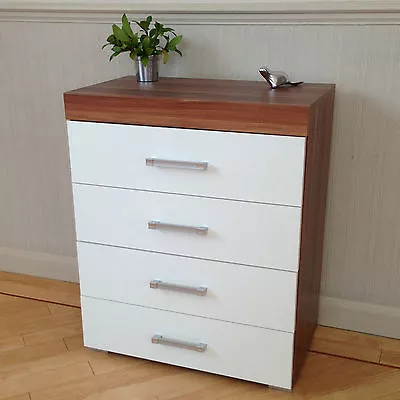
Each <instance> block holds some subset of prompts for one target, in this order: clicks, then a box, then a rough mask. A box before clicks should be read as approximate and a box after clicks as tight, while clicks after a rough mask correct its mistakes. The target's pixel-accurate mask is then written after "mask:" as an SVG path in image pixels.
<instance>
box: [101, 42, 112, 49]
mask: <svg viewBox="0 0 400 400" xmlns="http://www.w3.org/2000/svg"><path fill="white" fill-rule="evenodd" d="M111 44H112V43H106V44H103V46H102V47H101V49H102V50H103V49H104V48H106V47H107V46H111Z"/></svg>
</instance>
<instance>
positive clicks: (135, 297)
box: [78, 243, 297, 332]
mask: <svg viewBox="0 0 400 400" xmlns="http://www.w3.org/2000/svg"><path fill="white" fill-rule="evenodd" d="M78 259H79V271H80V272H79V275H80V282H81V293H82V295H85V296H90V297H99V298H103V299H108V300H115V301H120V302H123V303H129V304H137V305H142V306H149V307H154V308H159V309H164V310H171V311H176V312H181V313H185V314H192V315H199V316H203V317H209V318H215V319H220V320H225V321H232V322H238V323H245V324H249V325H255V326H261V327H265V328H271V329H279V330H283V331H287V332H293V331H294V319H295V304H296V284H297V274H295V273H292V272H286V271H276V270H270V269H266V268H249V267H244V266H241V265H233V264H227V263H220V262H215V261H205V260H198V259H192V258H187V257H177V256H170V255H165V254H158V253H150V252H146V251H138V250H127V249H121V248H116V247H109V246H100V245H95V244H90V243H78ZM150 282H153V284H152V286H153V288H150ZM171 284H175V285H177V286H176V287H174V286H173V287H171V286H170V285H171ZM182 285H183V286H182ZM205 288H206V289H207V290H206V291H205Z"/></svg>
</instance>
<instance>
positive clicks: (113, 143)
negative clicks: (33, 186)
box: [68, 121, 305, 206]
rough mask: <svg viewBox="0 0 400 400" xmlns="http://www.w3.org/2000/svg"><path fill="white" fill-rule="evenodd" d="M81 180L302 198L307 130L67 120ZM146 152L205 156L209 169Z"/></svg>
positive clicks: (282, 200) (296, 201)
mask: <svg viewBox="0 0 400 400" xmlns="http://www.w3.org/2000/svg"><path fill="white" fill-rule="evenodd" d="M68 132H69V142H70V157H71V166H72V180H73V181H74V182H78V183H93V184H98V185H106V186H116V187H126V188H133V189H144V190H154V191H161V192H170V193H182V194H192V195H198V196H206V197H218V198H227V199H238V200H248V201H256V202H265V203H274V204H287V205H295V206H300V205H301V203H302V190H303V168H304V149H305V138H301V137H288V136H274V135H258V134H244V133H230V132H216V131H200V130H189V129H173V128H158V127H144V126H132V125H117V124H100V123H91V122H75V121H69V122H68ZM147 158H161V159H167V160H174V161H176V160H178V161H195V162H207V163H208V168H207V169H206V170H201V169H199V170H196V169H190V167H191V165H184V166H185V167H189V168H188V169H186V168H184V169H182V168H160V167H157V166H147V165H146V159H147Z"/></svg>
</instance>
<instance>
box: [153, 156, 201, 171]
mask: <svg viewBox="0 0 400 400" xmlns="http://www.w3.org/2000/svg"><path fill="white" fill-rule="evenodd" d="M146 165H147V166H149V167H160V168H180V169H195V170H199V171H205V170H206V169H207V168H208V162H207V161H179V160H165V159H163V158H146Z"/></svg>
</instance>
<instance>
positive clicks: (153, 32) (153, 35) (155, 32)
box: [149, 28, 158, 37]
mask: <svg viewBox="0 0 400 400" xmlns="http://www.w3.org/2000/svg"><path fill="white" fill-rule="evenodd" d="M157 34H158V32H157V29H155V28H153V29H150V32H149V36H150V37H155V36H158V35H157Z"/></svg>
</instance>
